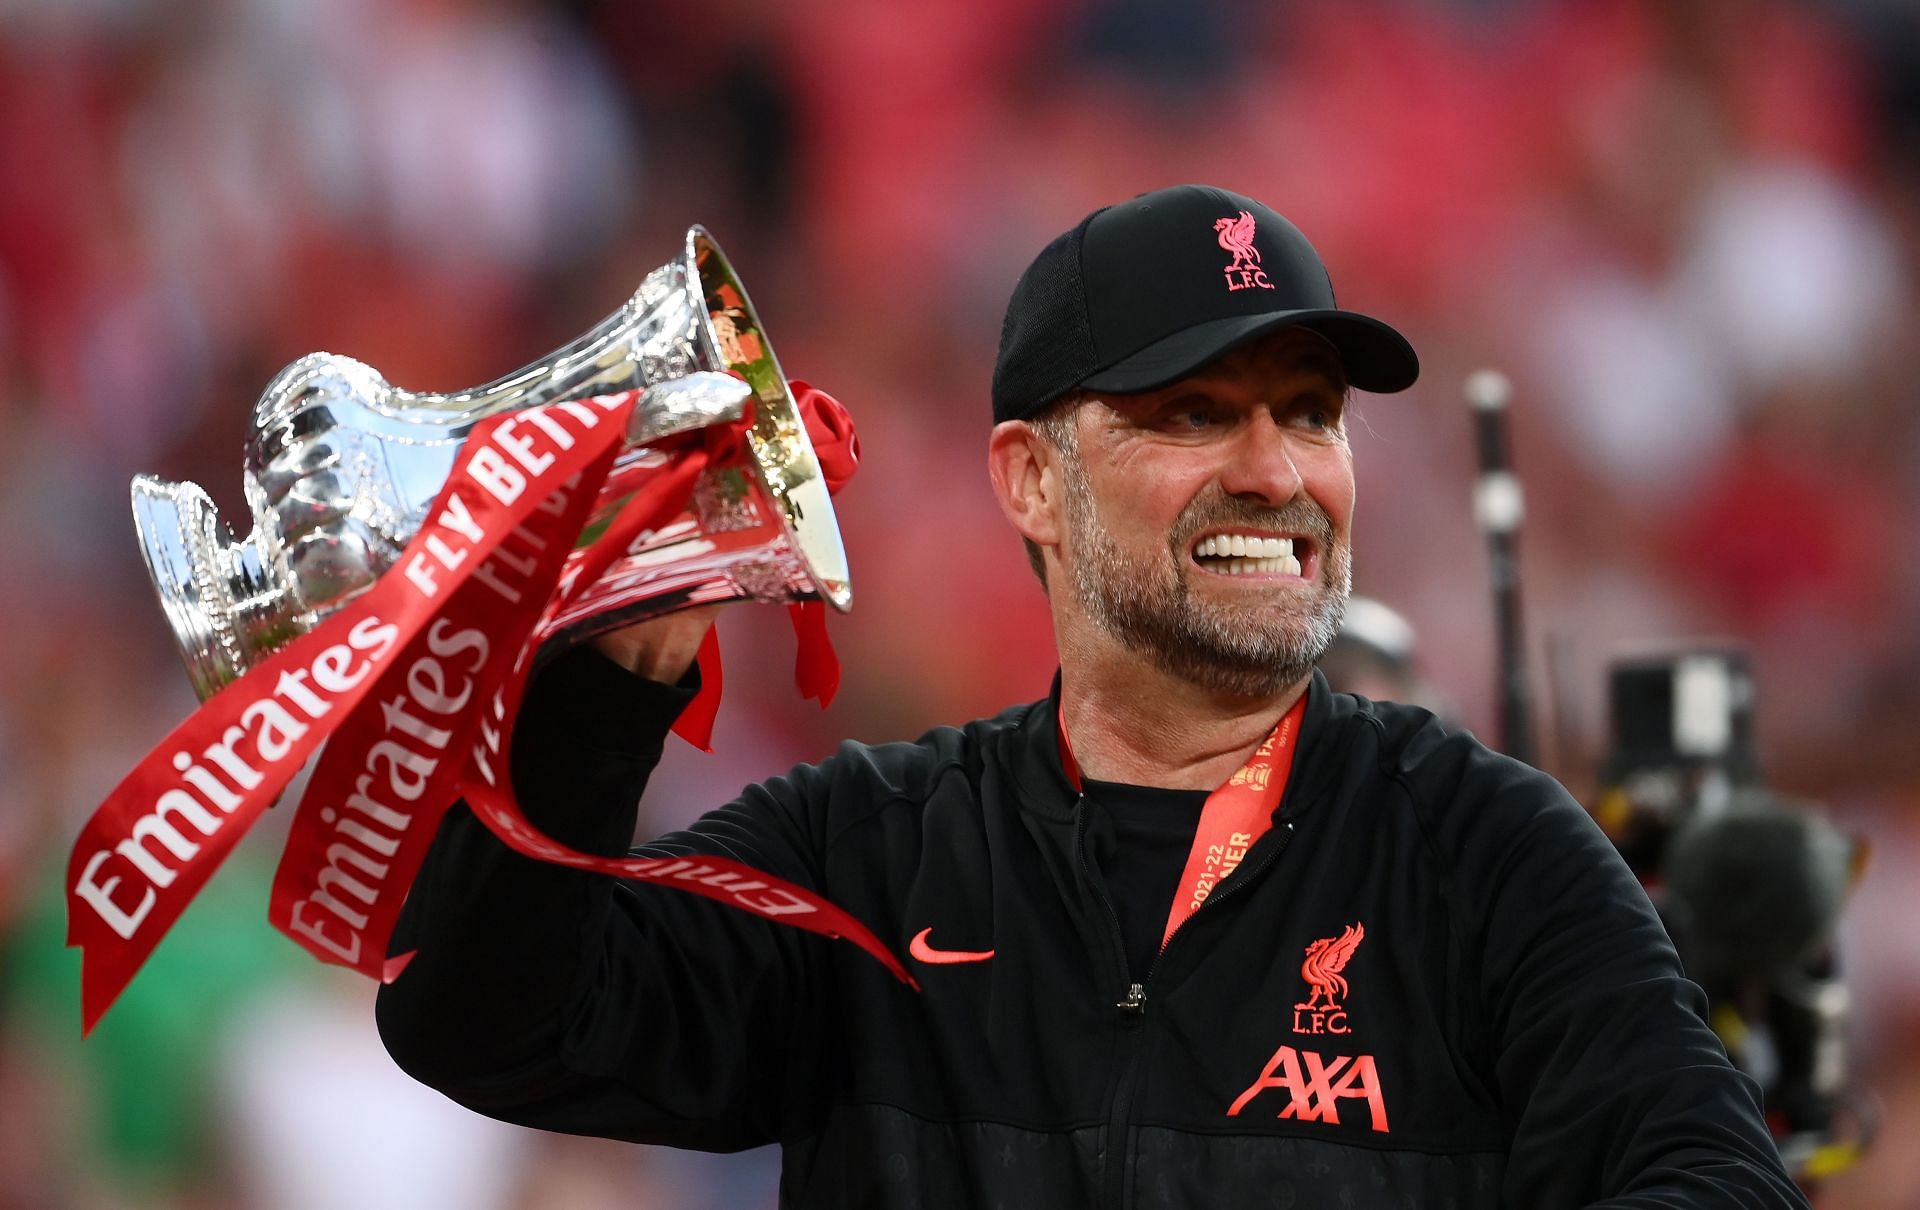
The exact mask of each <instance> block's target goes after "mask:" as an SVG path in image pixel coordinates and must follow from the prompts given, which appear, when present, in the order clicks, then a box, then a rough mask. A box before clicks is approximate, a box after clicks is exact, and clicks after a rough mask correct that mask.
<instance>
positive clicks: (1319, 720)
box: [1001, 668, 1355, 820]
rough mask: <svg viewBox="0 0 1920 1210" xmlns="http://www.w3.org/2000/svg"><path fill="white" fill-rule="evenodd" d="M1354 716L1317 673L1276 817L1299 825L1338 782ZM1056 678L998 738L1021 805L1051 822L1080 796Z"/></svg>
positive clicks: (1345, 698) (1350, 704) (1066, 814)
mask: <svg viewBox="0 0 1920 1210" xmlns="http://www.w3.org/2000/svg"><path fill="white" fill-rule="evenodd" d="M1354 713H1355V702H1354V699H1353V698H1352V697H1351V696H1349V695H1348V694H1344V693H1335V692H1333V689H1332V687H1331V686H1329V685H1328V684H1327V678H1326V677H1325V676H1323V675H1321V672H1320V670H1319V669H1318V668H1315V669H1314V670H1313V679H1312V681H1311V682H1310V683H1309V684H1308V685H1307V710H1306V714H1305V716H1304V717H1303V718H1302V719H1301V722H1300V744H1299V747H1298V748H1297V749H1296V750H1295V752H1294V758H1293V759H1294V766H1293V775H1292V777H1291V778H1290V779H1289V782H1288V785H1287V793H1286V797H1285V798H1284V799H1282V800H1281V803H1280V808H1279V813H1280V814H1281V815H1284V816H1285V817H1287V818H1288V819H1298V818H1300V816H1301V815H1302V814H1304V813H1305V812H1307V811H1309V810H1311V809H1312V808H1313V806H1314V804H1316V803H1317V802H1319V801H1321V800H1322V799H1323V798H1324V797H1325V796H1326V791H1327V790H1328V789H1329V788H1330V787H1331V785H1332V783H1333V781H1334V779H1335V778H1336V777H1338V775H1339V771H1340V764H1341V762H1340V761H1339V760H1338V759H1337V756H1336V753H1335V749H1336V748H1337V747H1339V746H1340V745H1339V743H1338V737H1339V736H1340V734H1341V733H1342V732H1343V730H1344V728H1345V725H1346V723H1347V722H1348V721H1349V720H1350V719H1352V718H1353V716H1354ZM1059 718H1060V673H1059V672H1058V671H1057V670H1056V671H1055V672H1054V674H1053V687H1052V689H1051V690H1050V691H1049V692H1048V694H1047V696H1046V698H1045V699H1043V700H1041V701H1038V702H1034V703H1032V704H1030V705H1028V706H1025V707H1021V708H1018V709H1016V710H1015V711H1013V712H1012V719H1011V721H1012V723H1013V727H1012V729H1011V730H1010V731H1009V732H1006V733H1004V734H1003V736H1002V748H1001V752H1002V762H1001V763H1002V764H1003V766H1004V767H1005V768H1006V769H1008V770H1009V771H1010V773H1011V774H1012V778H1013V782H1014V787H1015V794H1016V796H1017V797H1018V799H1019V802H1020V805H1021V806H1022V807H1024V808H1025V809H1027V810H1029V811H1032V812H1035V813H1036V814H1039V815H1043V816H1047V817H1049V818H1053V819H1062V820H1066V819H1071V818H1073V808H1074V804H1075V803H1077V802H1078V801H1079V799H1080V795H1079V792H1078V791H1076V790H1075V789H1074V788H1073V783H1072V782H1071V781H1070V780H1068V778H1067V771H1066V769H1065V767H1064V766H1063V765H1062V763H1061V760H1060V742H1059V739H1058V738H1057V737H1058V734H1059V726H1060V723H1059Z"/></svg>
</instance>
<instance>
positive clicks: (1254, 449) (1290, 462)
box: [1220, 417, 1303, 504]
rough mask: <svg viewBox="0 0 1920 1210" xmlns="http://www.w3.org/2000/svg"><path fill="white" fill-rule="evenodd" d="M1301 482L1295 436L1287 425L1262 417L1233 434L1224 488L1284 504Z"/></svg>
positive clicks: (1223, 472) (1224, 470)
mask: <svg viewBox="0 0 1920 1210" xmlns="http://www.w3.org/2000/svg"><path fill="white" fill-rule="evenodd" d="M1302 483H1303V479H1302V477H1301V474H1300V468H1299V467H1298V466H1297V465H1296V464H1295V462H1294V450H1293V443H1292V438H1291V437H1290V436H1289V435H1288V433H1287V431H1286V430H1285V429H1283V428H1281V427H1280V426H1279V425H1277V424H1275V423H1274V422H1273V421H1271V420H1269V419H1267V418H1265V417H1261V418H1259V419H1256V420H1254V421H1253V422H1252V423H1251V424H1247V425H1245V426H1243V427H1242V429H1241V431H1240V432H1239V433H1236V434H1235V435H1234V444H1233V452H1232V456H1231V457H1229V458H1228V460H1227V464H1226V466H1225V467H1223V468H1221V472H1220V486H1221V488H1222V489H1223V490H1224V491H1226V492H1227V493H1229V494H1230V495H1234V496H1244V497H1247V498H1250V499H1256V500H1259V501H1261V502H1263V503H1266V504H1285V503H1286V502H1287V501H1289V500H1291V499H1293V498H1294V497H1295V496H1297V495H1299V494H1300V489H1301V486H1302Z"/></svg>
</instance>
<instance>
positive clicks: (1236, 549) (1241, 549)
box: [1193, 534, 1294, 559]
mask: <svg viewBox="0 0 1920 1210" xmlns="http://www.w3.org/2000/svg"><path fill="white" fill-rule="evenodd" d="M1193 553H1194V555H1195V556H1196V557H1199V558H1216V559H1229V558H1232V559H1291V558H1293V557H1294V555H1293V539H1292V538H1257V537H1249V536H1248V535H1246V534H1212V535H1209V536H1208V537H1205V538H1202V539H1201V540H1200V544H1199V545H1198V546H1195V547H1194V548H1193Z"/></svg>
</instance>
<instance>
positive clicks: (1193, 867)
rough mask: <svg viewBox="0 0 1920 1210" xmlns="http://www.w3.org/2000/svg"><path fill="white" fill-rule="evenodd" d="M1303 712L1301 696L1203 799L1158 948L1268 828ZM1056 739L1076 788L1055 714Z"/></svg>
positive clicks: (1076, 770)
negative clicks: (1197, 822)
mask: <svg viewBox="0 0 1920 1210" xmlns="http://www.w3.org/2000/svg"><path fill="white" fill-rule="evenodd" d="M1306 710H1307V695H1306V694H1304V693H1302V694H1301V695H1300V700H1299V701H1296V702H1295V703H1294V704H1293V706H1292V707H1291V708H1289V709H1288V711H1287V712H1286V713H1285V714H1284V715H1282V716H1281V717H1280V721H1279V722H1278V723H1276V724H1274V728H1273V730H1272V731H1271V732H1269V733H1268V735H1267V738H1265V739H1263V740H1261V741H1260V746H1259V747H1257V748H1255V749H1254V750H1253V755H1252V756H1249V757H1248V758H1247V763H1246V764H1244V765H1241V766H1240V767H1239V768H1238V769H1236V770H1234V772H1233V776H1231V777H1229V778H1227V780H1226V781H1225V782H1223V783H1221V785H1220V786H1219V788H1217V789H1215V790H1214V791H1213V793H1211V794H1209V795H1207V802H1206V805H1205V806H1203V807H1202V808H1201V809H1200V824H1199V826H1198V827H1197V828H1195V829H1194V834H1193V847H1192V848H1191V849H1189V850H1188V851H1187V864H1186V868H1185V870H1184V871H1182V873H1181V875H1180V883H1179V886H1178V887H1177V888H1176V889H1175V892H1174V896H1173V905H1172V906H1171V907H1170V908H1169V909H1168V911H1167V929H1166V932H1164V933H1162V934H1161V935H1160V946H1161V948H1162V949H1165V948H1166V944H1167V942H1168V941H1171V940H1172V939H1173V934H1174V933H1175V932H1176V931H1177V930H1178V929H1179V928H1180V926H1181V925H1183V924H1185V923H1186V922H1187V917H1189V916H1191V915H1193V914H1194V912H1196V911H1198V910H1199V908H1200V905H1201V904H1203V903H1205V902H1206V901H1207V896H1209V895H1211V894H1213V891H1214V888H1215V887H1217V886H1219V885H1220V883H1221V881H1222V880H1224V879H1225V878H1226V877H1227V875H1229V874H1231V873H1233V871H1234V869H1235V868H1236V867H1237V866H1239V864H1240V862H1241V860H1242V859H1243V858H1245V857H1246V855H1247V850H1249V849H1251V848H1252V847H1253V845H1254V842H1255V841H1257V840H1259V839H1260V838H1261V837H1262V836H1264V835H1266V834H1267V831H1268V830H1269V829H1270V828H1272V827H1273V813H1274V812H1275V811H1276V810H1278V809H1279V807H1280V799H1281V798H1282V796H1284V795H1285V794H1286V792H1287V779H1288V778H1289V777H1290V776H1291V775H1292V772H1293V754H1294V749H1295V747H1296V746H1297V744H1298V741H1299V737H1300V720H1301V718H1302V717H1304V716H1305V714H1306ZM1055 718H1056V721H1057V723H1058V735H1059V739H1060V764H1061V766H1062V767H1063V768H1064V769H1065V770H1066V774H1067V780H1068V781H1069V782H1070V783H1072V785H1073V788H1074V789H1075V790H1079V789H1080V788H1081V783H1080V764H1079V762H1078V761H1076V760H1075V759H1074V757H1073V745H1072V744H1071V743H1070V742H1069V741H1068V739H1067V724H1066V719H1065V717H1064V714H1063V713H1062V714H1056V716H1055Z"/></svg>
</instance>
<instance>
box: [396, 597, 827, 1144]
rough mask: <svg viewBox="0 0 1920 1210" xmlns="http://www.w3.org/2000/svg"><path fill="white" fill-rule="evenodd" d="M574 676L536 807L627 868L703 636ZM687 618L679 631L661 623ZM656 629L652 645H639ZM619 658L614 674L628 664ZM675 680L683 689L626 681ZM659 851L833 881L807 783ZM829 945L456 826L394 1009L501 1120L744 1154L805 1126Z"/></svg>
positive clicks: (551, 687)
mask: <svg viewBox="0 0 1920 1210" xmlns="http://www.w3.org/2000/svg"><path fill="white" fill-rule="evenodd" d="M673 616H674V617H676V618H682V619H683V620H682V622H681V623H680V624H666V625H662V624H660V623H654V624H649V625H650V626H651V627H652V628H653V629H652V631H651V635H650V637H649V635H648V634H644V633H643V634H635V633H630V632H622V633H621V634H620V635H617V636H614V637H613V638H610V639H608V640H603V641H602V642H601V643H600V646H601V647H602V648H603V649H604V650H605V653H604V654H603V653H602V652H601V651H593V650H585V649H582V650H576V651H572V652H569V653H567V654H566V655H564V656H562V657H560V658H559V659H557V660H555V661H554V663H553V664H552V665H551V666H550V667H548V668H547V669H545V670H544V671H543V672H542V673H541V674H540V675H539V676H538V678H537V679H536V680H535V682H534V683H533V685H532V686H531V687H530V689H529V692H528V694H527V698H526V702H525V705H524V707H523V710H522V712H521V717H520V720H519V723H518V726H517V728H516V730H515V736H514V751H513V781H514V787H515V792H516V794H517V795H518V797H519V800H520V803H521V806H522V808H523V809H524V810H525V811H526V813H527V815H528V817H529V818H530V819H531V820H532V821H533V823H534V824H535V825H536V826H538V827H540V828H541V829H542V830H544V831H546V832H547V833H548V834H549V835H551V836H553V837H554V838H556V839H558V840H560V841H562V842H564V843H566V844H569V845H571V846H573V847H574V848H577V849H580V850H582V851H585V852H591V853H598V854H604V855H618V854H622V853H625V852H627V851H628V847H629V843H630V840H631V837H632V833H633V828H634V823H635V818H636V814H637V807H638V802H639V798H640V794H641V792H642V790H643V789H644V788H645V785H646V782H647V778H648V776H649V775H650V774H651V772H652V771H653V768H654V766H655V765H656V763H657V762H658V760H659V758H660V753H661V749H662V745H663V743H664V740H665V737H666V735H667V731H668V728H669V727H670V726H671V725H672V722H673V720H674V718H675V717H676V716H677V715H678V714H679V712H680V710H681V709H682V708H683V707H684V706H685V705H686V703H687V702H688V701H689V700H690V699H691V696H692V689H691V687H690V685H689V683H688V679H687V678H686V677H685V676H683V674H685V673H686V672H687V666H688V664H689V663H690V662H691V659H692V656H693V652H694V651H695V650H696V649H697V648H698V645H699V641H700V637H701V636H702V635H703V634H704V633H705V629H706V621H707V620H706V619H699V618H693V619H686V618H685V617H684V615H673ZM662 622H664V623H671V622H672V619H671V618H670V619H663V620H662ZM637 629H644V628H637ZM616 661H617V662H616ZM623 667H624V668H628V669H634V670H636V671H638V672H640V673H647V674H652V675H654V676H659V677H664V678H671V679H674V680H678V681H680V682H681V683H680V684H678V685H669V684H665V683H662V681H661V680H654V679H647V677H645V676H640V675H635V674H634V673H633V672H629V671H624V670H623ZM776 785H777V787H778V788H777V789H774V790H769V789H763V788H760V787H753V788H750V789H749V790H748V791H747V793H746V794H744V795H743V796H742V798H741V799H739V800H737V801H736V802H734V803H732V804H729V805H728V806H726V807H723V808H721V809H719V810H717V811H715V812H712V813H711V814H709V815H707V816H706V817H704V818H702V819H701V820H699V821H698V822H697V823H696V824H695V825H694V826H693V827H692V828H690V829H688V830H687V831H684V832H680V833H675V834H674V835H672V836H668V837H663V838H662V839H661V840H660V841H658V842H655V844H653V845H649V846H647V848H648V851H649V852H705V853H714V854H719V855H723V856H728V857H734V858H737V859H739V860H743V861H746V862H748V863H750V864H753V865H756V866H758V867H760V868H762V869H766V870H767V871H769V872H771V873H774V874H776V875H778V876H780V877H782V878H785V879H787V880H789V881H793V882H796V883H799V884H801V885H803V886H813V885H815V877H816V872H817V871H816V869H815V865H814V862H813V860H812V857H811V853H812V841H811V839H810V837H809V829H808V827H807V803H806V801H805V795H806V791H807V788H808V785H809V779H808V778H807V776H805V775H804V774H802V775H796V776H795V777H793V778H788V779H782V780H781V781H780V782H778V783H776ZM822 944H823V943H822V942H821V941H820V940H819V939H818V938H815V937H813V936H811V935H807V934H803V933H801V932H799V931H797V930H794V929H788V928H780V927H778V926H775V925H772V924H770V923H769V922H767V921H765V920H762V919H759V918H756V917H752V916H749V915H747V914H745V913H743V912H738V911H734V910H731V909H728V908H724V907H721V906H720V905H718V904H714V903H712V902H710V901H708V900H705V899H699V898H696V897H694V896H691V895H687V894H684V893H681V892H677V891H672V890H666V889H663V888H660V887H656V886H651V885H647V884H642V883H632V882H625V881H622V880H619V879H615V878H610V877H606V876H602V875H594V874H587V873H582V872H579V871H574V870H569V869H565V868H562V867H558V866H553V865H547V864H544V863H541V862H537V861H533V860H531V859H528V858H525V857H522V856H520V855H518V854H516V853H514V852H512V851H511V850H509V849H508V848H506V846H504V845H502V844H501V843H500V842H499V841H498V840H496V839H495V838H494V837H493V835H492V834H491V833H490V832H489V831H487V829H486V828H485V827H484V826H483V825H481V824H480V823H479V822H478V821H477V820H476V819H475V818H474V817H473V816H472V814H471V813H470V812H469V811H468V810H467V809H466V807H465V806H464V805H456V806H455V807H454V808H453V810H452V811H450V812H449V813H448V816H447V818H446V820H445V822H444V823H443V824H442V825H441V828H440V832H439V835H438V836H437V837H436V838H435V841H434V844H433V848H432V851H431V853H430V854H429V856H428V858H427V861H426V864H425V865H424V866H423V868H422V869H421V871H420V875H419V878H418V879H417V880H416V882H415V884H414V889H413V892H412V894H411V895H410V897H409V899H408V903H407V908H406V911H405V913H404V915H403V916H402V918H401V922H400V927H399V928H398V930H397V931H396V933H395V939H394V950H395V952H404V951H405V950H408V949H414V950H417V951H418V953H417V956H416V957H415V958H414V959H413V961H412V963H411V964H410V965H409V966H408V967H407V969H406V970H405V972H404V973H403V974H402V975H401V977H400V978H399V979H398V980H397V981H396V982H394V983H393V984H391V985H389V986H387V987H385V988H383V989H382V990H381V993H380V997H379V1003H378V1009H377V1012H378V1019H379V1024H380V1032H381V1037H382V1039H383V1040H384V1041H385V1043H386V1045H387V1048H388V1050H389V1051H390V1052H391V1053H392V1055H393V1057H394V1059H395V1061H396V1062H398V1063H399V1064H400V1066H401V1067H402V1068H404V1069H405V1070H406V1071H407V1072H408V1073H409V1074H411V1075H413V1076H414V1077H415V1078H416V1079H419V1080H421V1081H422V1082H424V1083H427V1084H429V1085H432V1086H433V1087H435V1088H438V1089H439V1090H440V1091H442V1092H444V1093H446V1094H447V1095H448V1096H450V1097H452V1098H453V1099H454V1100H456V1101H459V1102H461V1103H462V1104H465V1105H467V1106H469V1107H470V1108H473V1109H475V1110H478V1111H479V1112H482V1113H485V1114H488V1115H489V1116H492V1117H497V1118H501V1119H503V1120H507V1121H512V1122H518V1123H521V1124H523V1125H529V1126H537V1127H541V1128H545V1129H550V1130H561V1131H567V1132H571V1133H580V1134H599V1135H608V1136H611V1137H617V1138H627V1139H634V1140H639V1141H653V1142H663V1143H673V1144H677V1145H681V1146H694V1147H705V1148H711V1149H717V1150H727V1149H734V1148H740V1147H748V1146H753V1145H756V1144H759V1143H762V1142H767V1141H770V1140H773V1139H775V1138H778V1137H781V1136H782V1134H783V1133H784V1132H785V1130H786V1126H787V1123H788V1122H789V1121H792V1120H799V1119H802V1118H804V1116H805V1115H804V1112H803V1110H804V1105H803V1103H802V1102H803V1101H804V1099H805V1096H806V1092H805V1091H803V1090H808V1089H811V1088H813V1087H814V1086H815V1085H816V1084H817V1081H815V1080H814V1079H812V1078H811V1076H812V1073H811V1071H810V1069H809V1068H808V1066H807V1065H808V1061H809V1057H810V1056H814V1055H817V1053H818V1047H817V1046H815V1045H813V1043H812V1041H811V1040H810V1039H811V1038H812V1037H813V1036H815V1032H814V1031H815V1027H814V1025H813V1022H814V1020H815V1019H816V1018H815V1014H816V1013H817V1012H818V1011H819V1008H820V1004H821V1001H822V999H823V996H824V992H823V991H822V976H821V974H820V972H822V971H823V970H824V966H825V964H824V963H823V962H822V961H820V960H819V959H820V954H819V952H818V951H819V947H820V946H821V945H822Z"/></svg>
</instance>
